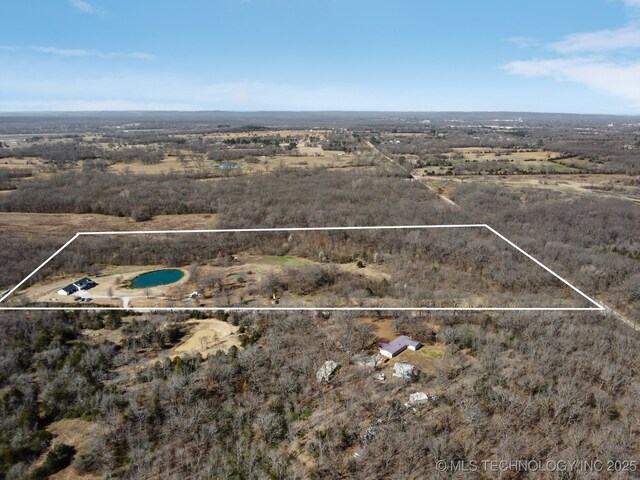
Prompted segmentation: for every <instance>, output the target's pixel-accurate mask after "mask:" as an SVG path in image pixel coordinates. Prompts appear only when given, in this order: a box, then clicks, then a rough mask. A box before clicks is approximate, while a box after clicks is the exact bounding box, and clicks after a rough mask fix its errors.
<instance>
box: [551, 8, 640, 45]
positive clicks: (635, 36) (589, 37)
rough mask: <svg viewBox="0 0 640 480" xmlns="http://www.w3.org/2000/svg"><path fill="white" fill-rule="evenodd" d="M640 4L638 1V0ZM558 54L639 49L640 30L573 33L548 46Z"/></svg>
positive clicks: (628, 28) (635, 28)
mask: <svg viewBox="0 0 640 480" xmlns="http://www.w3.org/2000/svg"><path fill="white" fill-rule="evenodd" d="M638 2H639V4H640V0H638ZM549 46H550V47H551V48H552V49H553V50H555V51H556V52H559V53H576V52H607V51H614V50H621V49H624V48H640V28H638V27H635V26H627V27H623V28H619V29H617V30H600V31H597V32H584V33H574V34H573V35H568V36H566V37H565V38H564V39H562V40H560V41H559V42H554V43H551V44H550V45H549Z"/></svg>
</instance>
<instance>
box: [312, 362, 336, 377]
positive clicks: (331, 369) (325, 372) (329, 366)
mask: <svg viewBox="0 0 640 480" xmlns="http://www.w3.org/2000/svg"><path fill="white" fill-rule="evenodd" d="M338 368H340V365H339V364H338V363H336V362H334V361H333V360H327V361H326V362H324V364H323V365H322V366H321V367H320V370H318V371H317V372H316V380H317V381H318V382H328V381H329V380H330V379H331V377H332V376H333V374H334V373H335V371H336V370H337V369H338Z"/></svg>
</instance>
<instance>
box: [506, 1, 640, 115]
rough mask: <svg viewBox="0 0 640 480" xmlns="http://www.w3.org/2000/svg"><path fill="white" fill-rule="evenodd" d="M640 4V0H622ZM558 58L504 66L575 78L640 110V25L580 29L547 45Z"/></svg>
mask: <svg viewBox="0 0 640 480" xmlns="http://www.w3.org/2000/svg"><path fill="white" fill-rule="evenodd" d="M622 1H623V2H624V3H625V4H626V5H628V6H630V7H640V0H622ZM546 48H547V51H548V50H549V49H550V50H553V51H554V52H556V54H557V57H556V58H546V59H544V58H543V59H540V58H538V59H529V60H519V61H512V62H508V63H507V64H505V65H503V66H502V69H503V70H505V71H506V72H508V73H510V74H512V75H520V76H523V77H529V78H533V77H551V78H553V79H555V80H557V81H567V82H575V83H579V84H582V85H585V86H586V87H588V88H590V89H592V90H595V91H598V92H601V93H604V94H607V95H610V96H614V97H618V98H619V99H622V100H623V101H625V102H628V104H629V106H630V107H631V108H633V109H635V110H638V111H640V54H639V53H640V50H639V49H640V26H639V25H638V24H637V23H635V22H634V23H630V24H628V25H626V26H623V27H620V28H617V29H609V30H598V31H594V32H580V33H574V34H570V35H567V36H565V37H564V38H563V39H561V40H559V41H557V42H552V43H549V44H547V45H546Z"/></svg>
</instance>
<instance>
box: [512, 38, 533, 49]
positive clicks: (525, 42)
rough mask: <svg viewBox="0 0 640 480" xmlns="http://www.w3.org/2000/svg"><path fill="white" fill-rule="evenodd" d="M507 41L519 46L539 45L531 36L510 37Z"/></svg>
mask: <svg viewBox="0 0 640 480" xmlns="http://www.w3.org/2000/svg"><path fill="white" fill-rule="evenodd" d="M509 42H510V43H512V44H514V45H515V46H516V47H520V48H530V47H536V46H538V45H540V42H539V41H538V40H537V39H535V38H533V37H511V38H509Z"/></svg>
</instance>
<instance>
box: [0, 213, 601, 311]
mask: <svg viewBox="0 0 640 480" xmlns="http://www.w3.org/2000/svg"><path fill="white" fill-rule="evenodd" d="M450 229H462V230H466V231H467V232H469V231H473V230H475V231H476V232H477V231H480V232H481V233H482V234H484V235H485V237H486V236H487V235H488V236H489V237H491V238H495V237H497V239H496V241H497V242H498V243H499V244H500V245H501V248H502V249H503V251H504V252H505V253H510V254H511V255H512V256H511V257H510V258H511V260H512V261H514V260H517V261H518V262H519V263H522V265H521V267H522V268H527V269H542V270H544V271H546V274H549V275H550V277H549V278H551V279H552V280H553V281H554V282H557V283H556V285H552V284H549V285H548V286H547V292H548V293H547V295H546V296H543V297H542V298H543V300H545V301H551V302H552V304H551V305H543V306H540V305H538V306H531V305H528V306H519V305H517V306H514V304H513V303H509V304H508V306H504V305H487V304H486V303H485V300H484V299H483V298H481V297H478V295H477V293H473V294H471V295H470V294H469V292H467V299H466V300H464V301H462V302H460V301H459V300H460V299H458V300H454V302H453V305H445V304H443V303H442V301H441V302H439V303H435V302H432V301H431V300H429V301H427V302H426V303H424V302H421V303H420V304H419V305H415V304H413V306H411V305H407V303H406V302H409V301H411V298H414V297H406V298H404V299H400V300H398V297H395V298H394V297H393V296H384V295H383V296H381V297H379V298H377V299H376V298H370V299H366V300H365V299H357V300H356V301H355V302H354V301H353V299H351V300H349V301H348V302H345V301H344V300H341V301H340V302H338V303H337V304H336V303H333V304H332V303H331V302H336V298H337V297H336V296H335V295H333V296H332V295H329V296H325V297H317V298H315V300H318V299H319V300H320V304H318V302H316V303H314V302H313V300H314V298H311V299H308V298H303V296H304V295H306V294H305V292H304V291H303V292H302V294H303V295H302V296H301V295H300V292H298V293H297V294H295V293H294V294H292V295H290V297H289V298H288V299H287V302H283V304H282V305H279V304H278V302H277V301H272V302H271V305H269V304H268V303H267V304H266V305H265V302H264V298H262V300H261V298H260V296H259V295H258V296H256V297H255V298H253V299H251V300H250V301H247V300H246V299H243V297H244V294H243V295H242V296H241V297H240V298H239V299H237V300H236V298H233V291H232V289H237V287H238V285H240V284H246V283H247V279H246V278H245V277H246V276H248V275H252V274H253V270H261V269H265V268H267V269H268V268H269V265H270V264H271V265H274V264H275V266H278V267H282V266H285V267H287V268H289V269H290V268H293V266H294V265H295V266H299V265H302V266H303V267H302V268H304V266H305V265H307V264H308V263H313V262H310V260H308V259H303V258H298V257H293V256H273V255H265V256H259V257H257V258H260V259H262V260H263V262H262V263H261V262H259V261H255V258H252V266H250V268H249V269H248V270H247V271H246V273H242V272H237V273H236V272H226V271H225V277H226V278H228V277H232V279H233V282H234V285H232V289H228V290H226V292H227V293H225V296H226V303H224V304H221V303H220V301H218V302H216V301H213V302H211V301H208V302H204V303H203V304H201V303H199V302H198V303H196V304H195V305H194V304H193V303H190V304H185V301H187V300H188V301H193V300H197V299H198V298H199V297H204V295H202V293H198V292H193V293H192V294H189V291H188V290H189V289H190V287H191V285H184V286H183V287H182V288H178V289H177V290H176V291H177V293H175V292H174V294H173V298H172V299H171V298H167V296H166V295H165V294H164V293H163V292H158V293H157V294H154V292H153V291H152V292H151V294H149V292H147V291H145V292H144V293H143V292H140V291H138V292H137V295H138V296H139V297H146V299H147V300H148V301H145V302H144V305H140V306H139V307H137V308H134V307H132V306H131V305H130V304H129V301H130V298H129V297H128V296H127V295H128V294H127V293H124V294H122V297H118V296H117V298H118V300H117V301H116V305H117V302H118V301H120V300H122V306H121V307H119V306H115V305H113V303H111V304H106V305H96V306H94V307H92V306H85V305H78V306H77V307H75V306H68V305H64V306H63V305H60V306H51V303H50V302H51V301H55V300H57V299H55V298H47V297H48V296H50V295H53V293H52V292H56V289H57V288H59V287H61V286H62V283H65V282H66V281H67V279H63V280H62V282H61V280H60V279H58V282H61V283H59V284H56V285H54V286H53V289H51V285H50V284H49V285H47V284H45V286H46V288H49V290H47V291H46V292H45V291H40V290H38V295H36V296H35V299H37V300H39V302H41V303H39V304H38V303H36V304H35V305H34V304H33V300H34V297H33V296H27V297H25V296H22V297H21V298H20V301H19V302H18V303H17V304H16V303H12V304H9V305H7V304H6V303H5V305H3V306H2V307H0V309H6V310H30V309H34V310H92V311H99V310H140V311H189V310H196V311H198V310H200V311H228V310H238V311H240V310H249V311H260V310H298V311H301V310H312V311H313V310H351V311H362V310H380V311H384V310H390V311H393V310H398V311H399V310H408V311H492V310H496V311H505V310H506V311H547V310H552V311H553V310H555V311H572V310H598V311H602V310H604V307H603V306H602V305H600V304H599V303H597V302H596V301H595V300H593V299H591V298H590V297H589V296H587V295H586V294H585V293H583V292H582V291H581V290H580V289H578V288H577V287H575V286H574V285H573V284H571V283H570V282H569V281H567V280H565V279H564V278H562V277H561V276H560V275H558V274H557V273H555V272H554V271H553V270H551V269H550V268H549V267H547V266H546V265H544V264H542V263H541V262H540V261H538V260H537V259H535V258H534V257H532V256H531V255H530V254H528V253H527V252H525V251H524V250H522V249H521V248H520V247H518V246H517V245H516V244H514V243H513V242H511V241H510V240H508V239H507V238H506V237H504V236H503V235H502V234H500V233H499V232H497V231H496V230H494V229H493V228H491V227H490V226H488V225H484V224H477V225H409V226H373V227H371V226H368V227H317V228H314V227H311V228H259V229H229V230H221V229H218V230H170V231H168V230H161V231H112V232H80V233H77V234H76V235H75V236H74V237H73V238H72V239H71V240H69V241H68V242H67V243H66V244H65V245H64V246H63V247H61V248H60V249H59V250H58V251H56V252H55V253H54V254H53V255H51V256H50V257H49V258H48V259H47V260H46V261H45V262H43V263H42V264H41V265H40V266H39V267H38V268H36V269H35V270H34V271H33V272H32V273H31V274H30V275H28V276H27V277H26V278H24V279H23V280H22V281H21V282H20V283H19V284H18V285H16V286H15V287H13V288H12V289H10V290H9V291H7V292H5V293H4V295H3V296H2V297H1V298H0V302H4V301H5V300H7V299H8V298H9V297H10V296H11V295H12V294H14V292H16V291H18V289H20V288H21V287H22V286H23V285H24V284H26V283H27V282H28V281H29V279H30V278H31V277H33V276H34V275H36V274H37V273H38V272H39V271H40V270H41V269H42V268H43V267H45V266H46V265H47V264H48V263H49V262H50V261H51V260H53V259H54V258H56V257H57V256H58V255H59V254H60V253H61V252H63V251H65V250H66V249H67V247H69V245H71V244H72V243H73V242H74V241H76V240H77V239H78V238H83V239H91V238H95V237H96V236H137V235H155V236H157V235H161V236H165V237H173V236H174V235H188V234H200V235H202V234H229V235H238V234H253V235H254V236H255V235H257V234H264V233H265V232H280V235H283V234H288V235H289V237H291V234H292V233H293V232H305V235H316V236H317V235H318V234H319V233H322V234H326V233H327V232H341V235H347V234H350V235H353V234H357V232H358V231H372V230H373V231H376V230H378V231H385V230H387V231H389V230H396V231H397V230H402V231H403V232H401V233H402V234H403V236H401V237H398V238H400V239H403V238H405V237H406V238H407V239H408V240H407V241H415V239H416V237H415V234H417V235H420V234H424V232H425V231H429V230H430V231H438V230H440V231H443V230H450ZM411 230H413V231H414V233H415V234H410V233H409V231H411ZM405 231H406V232H407V233H406V235H405V233H404V232H405ZM487 231H488V232H490V233H488V232H487ZM409 237H411V238H409ZM445 240H446V239H445ZM348 242H349V240H347V243H348ZM503 242H504V243H506V244H507V245H508V246H507V245H504V243H503ZM509 250H515V252H514V251H509ZM83 251H84V250H83V249H80V251H79V252H72V257H75V256H77V255H81V254H82V252H83ZM234 261H237V257H236V258H235V259H234ZM358 263H360V262H358ZM503 267H504V266H503ZM507 267H509V266H507ZM108 268H109V269H111V268H113V266H110V267H108ZM118 268H122V267H118ZM225 268H227V267H225ZM232 268H236V267H232ZM242 268H246V267H242ZM332 268H334V271H335V272H337V273H338V274H340V272H342V275H347V274H348V275H349V277H348V278H351V279H355V280H357V281H359V282H360V284H361V285H362V284H363V283H364V284H366V283H367V282H369V285H374V284H375V282H380V283H378V285H380V284H382V283H384V282H387V283H389V280H390V277H389V276H388V273H387V272H385V271H381V270H379V266H378V265H373V266H372V268H368V269H365V270H363V267H362V266H361V265H354V264H353V262H349V263H342V264H334V265H332ZM483 268H485V267H480V269H479V273H480V275H479V276H478V278H480V277H481V274H482V270H483ZM124 270H128V272H127V273H126V275H127V277H129V276H130V275H133V274H136V273H138V272H137V271H134V272H132V270H133V267H131V266H129V267H127V268H126V269H123V272H122V273H123V274H124ZM361 270H362V273H360V271H361ZM438 270H439V269H438V268H436V269H435V270H434V271H435V272H437V271H438ZM289 271H290V270H289ZM365 272H366V274H365ZM376 272H377V273H376ZM118 273H119V272H111V275H118ZM218 273H219V272H218ZM269 273H270V272H268V271H263V272H258V274H260V275H262V277H266V276H268V274H269ZM541 273H542V272H541ZM546 274H545V275H546ZM299 278H301V277H299ZM358 278H359V280H358ZM187 279H188V275H186V276H185V280H183V281H181V282H179V283H185V282H186V281H187ZM125 280H126V279H125ZM391 280H392V281H393V279H391ZM410 280H411V278H400V279H396V281H395V284H396V285H397V288H396V291H402V290H403V288H402V283H403V282H409V281H410ZM102 281H103V286H102V288H103V289H104V284H105V283H108V282H104V280H102ZM118 281H119V282H120V283H122V281H123V278H119V279H118ZM372 282H373V283H372ZM218 283H219V284H220V285H221V286H222V287H224V286H225V284H227V283H228V280H226V279H225V278H221V280H219V281H218ZM256 284H258V282H257V281H256ZM486 285H487V286H490V285H491V282H487V283H486ZM407 286H409V284H408V283H407V284H405V287H404V288H405V289H406V288H407ZM436 286H437V285H436ZM36 287H37V288H45V287H43V286H42V285H40V286H38V285H36ZM413 287H415V288H417V289H418V290H421V291H425V292H426V291H431V290H433V289H434V285H433V284H431V283H429V284H428V285H422V286H417V287H416V285H413ZM29 288H33V286H32V287H29ZM114 288H120V284H118V285H115V284H114ZM441 288H442V287H441ZM560 289H564V291H565V293H564V298H563V296H562V295H561V293H560V292H559V290H560ZM255 291H256V290H255V289H254V290H253V292H255ZM229 292H231V293H229ZM567 292H568V293H569V294H572V295H574V296H576V297H577V298H578V299H579V300H580V303H577V304H576V303H569V301H570V299H569V297H568V296H567ZM43 293H44V295H45V296H44V300H43V297H42V294H43ZM102 293H105V292H102ZM106 293H107V295H105V296H103V295H100V296H98V297H96V300H99V299H105V297H107V299H109V300H110V299H112V297H113V292H112V291H111V289H109V288H107V292H106ZM196 293H197V295H196ZM263 293H264V292H263ZM507 293H508V292H507ZM134 294H136V292H132V293H131V295H132V296H133V295H134ZM246 294H247V295H251V294H252V293H251V291H250V290H249V289H247V290H246ZM554 294H555V295H554ZM79 295H81V296H84V295H85V292H84V291H83V292H80V293H79ZM86 295H88V296H91V293H90V292H89V293H88V294H86ZM186 295H189V296H188V297H186ZM156 296H157V297H158V298H159V299H161V300H162V302H160V305H158V304H157V303H156V302H155V300H154V299H155V297H156ZM61 298H64V299H65V300H72V299H74V298H73V297H71V296H63V297H61ZM267 298H269V297H267ZM442 298H444V301H446V300H447V298H448V297H446V295H445V296H443V297H442ZM499 298H504V296H503V297H499ZM524 298H525V301H526V300H530V299H531V298H532V297H531V296H530V295H525V296H524ZM327 299H329V303H328V304H327V303H322V302H326V301H327ZM168 300H172V303H167V301H168ZM217 300H220V298H218V299H217ZM274 300H275V294H274ZM574 301H575V300H571V302H574ZM96 303H97V302H96ZM108 303H109V302H108ZM54 305H55V304H54ZM585 305H586V306H585Z"/></svg>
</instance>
